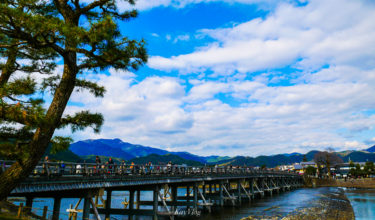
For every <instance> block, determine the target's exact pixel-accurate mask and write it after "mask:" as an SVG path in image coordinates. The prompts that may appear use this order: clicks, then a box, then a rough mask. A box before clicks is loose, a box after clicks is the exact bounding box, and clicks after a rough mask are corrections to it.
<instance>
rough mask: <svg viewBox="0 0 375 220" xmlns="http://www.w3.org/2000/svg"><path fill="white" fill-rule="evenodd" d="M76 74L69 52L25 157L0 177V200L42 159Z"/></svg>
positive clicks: (71, 54) (75, 67)
mask: <svg viewBox="0 0 375 220" xmlns="http://www.w3.org/2000/svg"><path fill="white" fill-rule="evenodd" d="M77 72H78V69H77V62H76V54H75V53H73V52H71V53H69V54H67V55H65V56H64V72H63V76H62V79H61V81H60V84H59V86H58V88H57V89H56V91H55V94H54V98H53V101H52V102H51V105H50V106H49V108H48V111H47V113H46V116H45V119H44V121H43V123H42V125H41V126H40V127H39V128H37V130H36V132H35V134H34V136H33V139H32V140H31V143H30V146H29V148H28V149H29V152H28V155H27V157H26V158H23V159H21V160H20V161H18V162H16V163H15V164H13V165H12V166H11V167H10V168H9V169H7V170H6V171H5V172H4V173H2V174H1V175H0V179H1V181H0V200H3V199H5V198H6V197H7V196H8V195H9V194H10V193H11V191H12V190H13V189H14V188H15V187H16V186H17V185H18V184H19V183H20V182H22V180H24V179H25V178H26V177H27V176H28V175H29V174H30V173H31V172H32V170H33V169H34V167H35V166H36V165H37V164H38V162H39V161H40V159H41V158H42V156H43V154H44V153H45V151H46V149H47V147H48V145H49V143H50V140H51V138H52V136H53V133H54V132H55V129H56V127H57V126H58V124H59V122H60V119H61V117H62V115H63V112H64V110H65V107H66V105H67V103H68V101H69V98H70V96H71V94H72V92H73V89H74V86H75V81H76V75H77Z"/></svg>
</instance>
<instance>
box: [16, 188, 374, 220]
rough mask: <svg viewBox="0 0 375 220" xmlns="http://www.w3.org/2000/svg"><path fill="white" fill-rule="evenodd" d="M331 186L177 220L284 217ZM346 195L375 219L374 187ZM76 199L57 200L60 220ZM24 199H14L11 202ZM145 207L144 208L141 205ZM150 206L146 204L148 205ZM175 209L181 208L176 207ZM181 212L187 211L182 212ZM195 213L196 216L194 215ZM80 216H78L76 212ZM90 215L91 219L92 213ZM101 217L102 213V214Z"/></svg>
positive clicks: (119, 197) (117, 203) (37, 205)
mask: <svg viewBox="0 0 375 220" xmlns="http://www.w3.org/2000/svg"><path fill="white" fill-rule="evenodd" d="M336 190H337V188H334V187H330V188H329V187H321V188H301V189H296V190H293V191H290V192H284V193H280V194H279V195H277V194H274V195H273V196H272V197H270V196H266V197H265V198H263V199H256V200H255V201H252V202H251V203H249V202H243V204H242V206H241V207H224V208H216V209H214V210H213V212H212V213H211V214H209V213H194V215H189V214H188V215H186V216H185V217H179V218H177V219H184V220H185V219H196V220H203V219H204V220H238V219H241V218H243V217H248V216H254V217H258V218H266V219H267V217H271V216H273V217H275V216H277V217H280V218H282V217H284V216H286V215H288V214H290V213H291V212H293V211H294V210H295V209H300V208H304V207H309V205H310V203H311V202H312V201H313V200H314V199H317V198H318V195H321V194H325V193H327V192H333V191H336ZM184 193H185V190H182V189H181V190H180V189H179V190H178V194H179V195H184ZM345 193H346V195H347V196H348V198H349V200H350V202H351V204H352V206H353V209H354V212H355V216H356V219H359V220H364V219H375V190H361V189H346V190H345ZM126 196H128V192H113V194H112V207H113V208H123V207H124V205H123V204H122V202H123V201H124V197H126ZM141 200H152V192H151V191H150V192H142V194H141ZM77 201H78V200H77V199H63V200H62V201H61V213H60V218H61V219H68V213H67V212H66V209H67V208H69V205H70V204H73V206H74V205H75V204H76V203H77ZM19 202H24V201H16V202H15V203H19ZM43 206H48V210H49V212H48V215H49V216H52V212H51V210H52V207H53V200H52V199H44V198H43V199H38V198H36V199H34V203H33V212H35V213H37V214H39V215H41V214H42V209H43ZM82 206H83V202H81V204H80V205H79V207H78V208H79V209H80V208H82ZM141 208H145V207H141ZM148 208H150V207H148ZM178 210H180V211H181V210H183V209H182V207H181V209H180V208H178ZM161 211H162V209H161ZM185 213H187V212H186V211H185ZM197 214H199V216H197ZM79 216H81V215H79ZM90 218H92V219H94V216H93V215H90ZM102 219H104V216H102ZM111 219H121V220H122V219H127V216H111ZM134 219H139V220H148V219H151V217H137V218H134Z"/></svg>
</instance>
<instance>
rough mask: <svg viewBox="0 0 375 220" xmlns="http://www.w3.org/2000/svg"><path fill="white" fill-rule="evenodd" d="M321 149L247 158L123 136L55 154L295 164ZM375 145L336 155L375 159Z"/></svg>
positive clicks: (80, 144)
mask: <svg viewBox="0 0 375 220" xmlns="http://www.w3.org/2000/svg"><path fill="white" fill-rule="evenodd" d="M317 152H318V151H310V152H308V153H307V154H306V155H304V154H301V153H291V154H277V155H270V156H258V157H246V156H236V157H228V156H199V155H194V154H191V153H188V152H169V151H166V150H163V149H159V148H153V147H147V146H142V145H135V144H131V143H127V142H123V141H121V140H120V139H97V140H84V141H78V142H76V143H73V144H72V145H71V147H70V150H68V151H66V152H63V153H60V154H59V155H57V157H56V156H53V155H51V157H52V158H56V159H57V160H64V158H65V159H67V160H69V161H75V160H81V161H83V160H86V161H87V162H92V161H93V160H94V158H95V156H96V155H99V156H102V158H103V159H104V160H106V159H107V158H108V157H113V158H116V160H117V161H120V160H122V159H124V160H126V161H128V162H129V161H133V162H135V163H141V164H144V163H148V162H152V163H153V164H158V163H159V162H160V163H167V162H168V161H172V163H175V164H187V165H204V164H207V165H214V164H219V165H225V164H232V165H236V166H237V165H240V166H242V165H246V166H262V165H266V166H267V167H275V166H278V165H283V164H293V163H298V162H301V161H302V160H303V158H304V156H305V157H306V159H307V160H308V161H311V160H313V158H314V155H315V154H316V153H317ZM374 152H375V146H373V147H370V148H368V149H365V150H362V151H343V152H337V154H338V155H339V156H340V157H341V158H342V159H343V160H344V161H345V162H347V161H349V159H350V160H352V161H355V162H363V161H375V153H374Z"/></svg>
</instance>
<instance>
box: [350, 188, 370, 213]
mask: <svg viewBox="0 0 375 220" xmlns="http://www.w3.org/2000/svg"><path fill="white" fill-rule="evenodd" d="M345 194H346V196H347V197H348V198H349V200H350V203H351V204H352V206H353V210H354V215H355V219H356V220H367V219H375V189H346V190H345Z"/></svg>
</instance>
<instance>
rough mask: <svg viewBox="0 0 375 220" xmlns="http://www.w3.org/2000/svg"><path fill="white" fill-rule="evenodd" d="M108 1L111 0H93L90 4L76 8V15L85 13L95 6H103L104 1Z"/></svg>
mask: <svg viewBox="0 0 375 220" xmlns="http://www.w3.org/2000/svg"><path fill="white" fill-rule="evenodd" d="M109 1H111V0H98V1H94V2H92V3H90V4H88V5H87V6H85V7H83V8H80V9H78V10H77V15H78V16H79V15H82V14H86V13H87V12H89V11H90V10H92V9H94V8H96V7H100V6H103V5H105V4H106V3H108V2H109Z"/></svg>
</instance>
